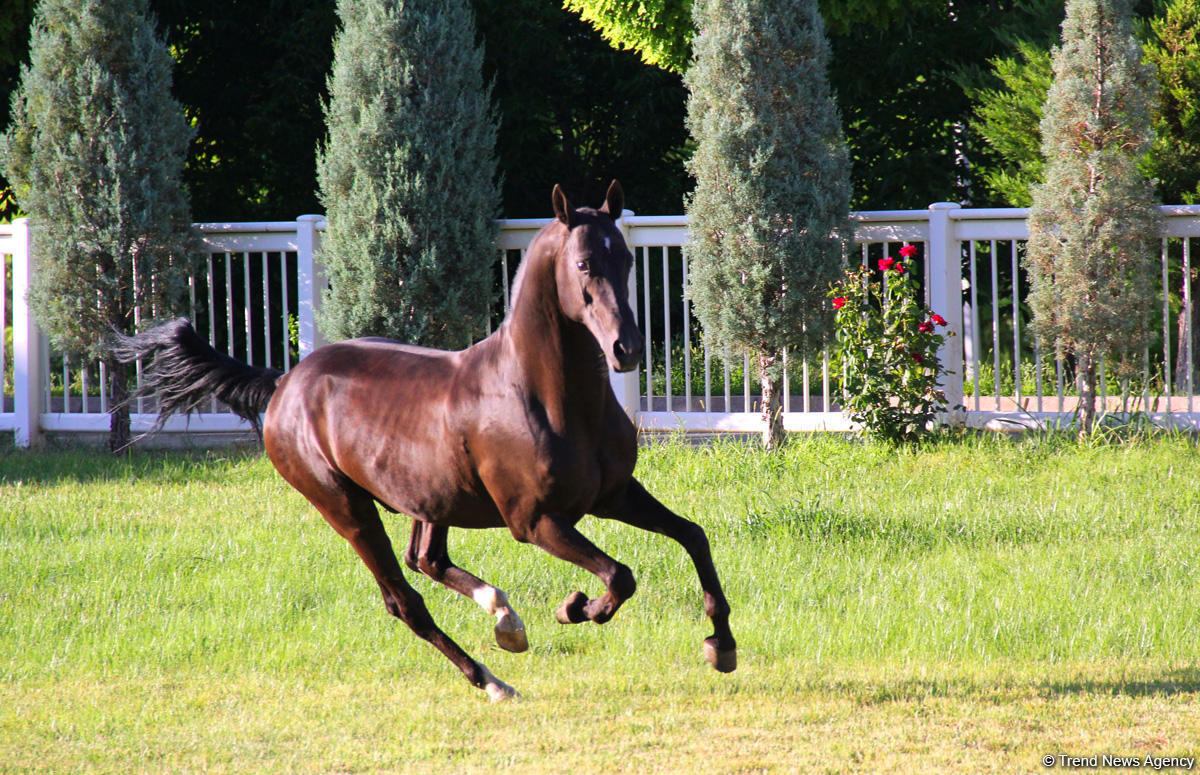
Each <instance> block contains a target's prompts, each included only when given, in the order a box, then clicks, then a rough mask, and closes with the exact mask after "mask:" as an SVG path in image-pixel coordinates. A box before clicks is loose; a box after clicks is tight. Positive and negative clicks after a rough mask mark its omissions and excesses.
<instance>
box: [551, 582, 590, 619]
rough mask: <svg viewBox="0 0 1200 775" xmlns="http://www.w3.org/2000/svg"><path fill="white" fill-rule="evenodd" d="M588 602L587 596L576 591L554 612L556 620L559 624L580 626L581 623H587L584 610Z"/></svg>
mask: <svg viewBox="0 0 1200 775" xmlns="http://www.w3.org/2000/svg"><path fill="white" fill-rule="evenodd" d="M587 601H588V599H587V595H585V594H583V593H582V592H580V591H579V590H575V591H574V592H572V593H571V594H569V595H567V599H566V600H564V601H563V602H562V605H560V606H559V607H558V610H557V611H555V612H554V618H555V619H557V620H558V622H559V624H579V623H580V622H586V621H587V613H586V612H584V610H583V609H584V606H586V605H587Z"/></svg>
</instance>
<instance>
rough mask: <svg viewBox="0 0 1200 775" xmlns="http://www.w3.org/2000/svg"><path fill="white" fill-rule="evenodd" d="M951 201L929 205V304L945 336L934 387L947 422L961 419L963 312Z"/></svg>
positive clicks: (959, 250) (959, 265) (957, 249)
mask: <svg viewBox="0 0 1200 775" xmlns="http://www.w3.org/2000/svg"><path fill="white" fill-rule="evenodd" d="M958 209H960V205H958V204H957V203H955V202H935V203H934V204H931V205H929V255H928V261H929V307H930V309H932V310H933V311H934V312H935V313H937V314H939V315H941V316H942V317H944V318H945V319H946V323H947V327H946V330H947V331H948V332H952V333H953V334H954V336H947V337H946V340H945V342H944V343H943V344H942V346H941V348H940V349H939V350H938V360H939V361H940V362H941V364H942V366H943V368H945V369H947V373H946V374H945V375H944V376H943V377H942V379H941V381H940V383H939V385H938V387H940V388H941V390H942V392H944V393H945V394H946V406H947V407H948V408H949V410H948V411H947V413H946V417H945V421H946V422H948V423H950V424H951V425H957V424H959V423H960V422H961V421H962V419H963V414H962V410H961V409H958V408H957V407H961V406H962V403H963V335H964V331H963V312H962V255H961V254H962V248H961V247H960V244H959V241H958V239H957V237H956V235H955V229H954V222H953V221H952V220H951V219H950V213H951V211H953V210H958Z"/></svg>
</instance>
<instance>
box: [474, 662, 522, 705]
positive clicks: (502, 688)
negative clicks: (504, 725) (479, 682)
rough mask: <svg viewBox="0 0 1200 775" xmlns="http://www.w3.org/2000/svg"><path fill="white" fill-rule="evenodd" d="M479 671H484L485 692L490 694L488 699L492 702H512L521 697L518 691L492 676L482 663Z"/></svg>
mask: <svg viewBox="0 0 1200 775" xmlns="http://www.w3.org/2000/svg"><path fill="white" fill-rule="evenodd" d="M476 664H479V669H480V670H482V671H483V690H484V691H485V692H487V693H488V698H490V699H491V701H492V702H500V701H501V700H511V699H512V698H514V697H520V696H521V695H519V694H517V690H516V689H514V688H512V687H511V686H509V685H508V684H506V683H504V682H503V681H501V680H500V679H499V678H497V677H496V676H494V675H492V671H491V670H488V669H487V668H486V667H485V666H484V665H482V664H480V663H478V662H477V663H476Z"/></svg>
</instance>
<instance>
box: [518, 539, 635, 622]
mask: <svg viewBox="0 0 1200 775" xmlns="http://www.w3.org/2000/svg"><path fill="white" fill-rule="evenodd" d="M514 535H515V536H516V538H517V539H518V540H522V541H529V542H531V543H533V544H536V545H537V546H540V547H541V548H542V549H545V550H546V551H547V552H549V553H550V554H552V555H554V556H555V557H557V558H559V559H560V560H566V561H567V562H570V563H573V564H575V565H578V566H579V567H581V568H583V569H584V570H586V571H589V572H590V573H592V574H594V575H595V576H597V577H598V578H599V579H600V580H601V581H603V582H604V586H605V587H606V588H607V591H606V592H605V593H604V594H603V595H601V596H600V597H598V598H596V599H594V600H588V598H587V595H585V594H583V593H582V592H578V591H576V592H572V593H571V594H570V595H567V599H566V600H564V601H563V603H562V605H560V606H559V607H558V610H557V611H555V612H554V616H555V618H556V619H558V621H560V622H562V623H563V624H578V623H579V622H585V621H593V622H596V623H597V624H603V623H604V622H607V621H608V620H609V619H611V618H612V617H613V614H615V613H616V612H617V609H618V608H620V607H621V603H624V602H625V601H626V600H628V599H629V598H630V597H632V596H633V592H634V590H635V589H636V588H637V583H636V582H635V581H634V580H633V572H632V571H630V570H629V568H627V567H625V566H624V565H622V564H621V563H619V562H617V561H616V560H614V559H613V558H612V557H609V556H608V555H607V554H605V553H604V552H602V551H601V550H600V549H599V548H597V547H596V545H595V544H593V543H592V542H591V541H589V540H588V539H587V538H586V537H585V536H584V535H583V534H582V533H580V532H579V531H578V530H576V529H575V525H574V523H573V521H571V520H568V519H565V518H563V517H559V516H553V515H543V516H541V517H537V518H535V519H534V520H532V522H531V524H530V525H529V526H528V527H527V528H525V529H524V530H521V531H520V532H518V531H514Z"/></svg>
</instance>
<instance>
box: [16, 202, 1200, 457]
mask: <svg viewBox="0 0 1200 775" xmlns="http://www.w3.org/2000/svg"><path fill="white" fill-rule="evenodd" d="M1162 210H1163V214H1164V216H1165V218H1164V227H1163V233H1162V247H1161V262H1162V274H1161V295H1160V298H1159V300H1158V301H1157V303H1156V304H1157V306H1158V307H1160V309H1159V308H1156V309H1155V310H1154V319H1155V320H1156V321H1158V322H1156V323H1155V325H1154V327H1153V330H1152V331H1151V345H1150V346H1149V347H1148V348H1147V349H1146V351H1145V353H1143V357H1142V363H1141V364H1140V372H1135V373H1134V374H1133V375H1132V376H1128V375H1127V376H1126V377H1125V378H1124V381H1119V380H1117V378H1116V376H1115V374H1112V373H1108V374H1105V379H1104V380H1103V381H1102V394H1103V397H1104V400H1105V401H1106V402H1107V403H1106V406H1107V407H1108V408H1109V409H1110V410H1111V411H1123V412H1140V413H1142V414H1144V415H1145V416H1146V417H1148V418H1150V419H1152V420H1153V421H1155V422H1159V423H1164V424H1171V425H1174V426H1176V427H1185V428H1191V429H1196V428H1200V401H1198V400H1197V397H1196V396H1195V391H1196V388H1197V387H1200V374H1197V371H1198V367H1200V361H1198V359H1197V358H1196V346H1197V342H1200V321H1196V320H1195V317H1196V314H1197V310H1196V301H1195V299H1194V292H1195V289H1194V288H1193V285H1194V284H1195V281H1196V275H1197V268H1196V267H1194V266H1193V261H1192V240H1193V239H1200V206H1169V207H1164V208H1162ZM1027 215H1028V212H1027V210H1025V209H963V208H960V207H958V206H957V205H954V204H948V203H937V204H933V205H930V207H929V208H927V209H924V210H893V211H873V212H861V213H856V214H855V215H854V218H855V220H856V222H857V229H856V237H855V239H856V244H855V245H854V246H853V247H852V248H851V249H850V250H849V252H848V260H851V261H858V262H861V263H863V264H865V265H868V266H872V267H874V266H875V265H876V263H877V261H878V260H879V259H880V258H882V257H884V256H888V255H890V256H896V255H898V251H899V248H900V246H901V245H903V244H912V245H917V246H918V257H917V259H916V261H915V262H912V261H910V262H909V263H910V265H912V266H914V267H918V266H919V271H920V275H919V276H921V277H923V288H924V292H925V296H926V301H927V303H929V305H930V306H931V307H932V308H933V309H934V311H936V312H938V313H939V314H941V315H942V316H943V317H945V318H946V319H947V321H948V322H949V328H950V330H952V331H954V332H955V333H956V334H957V336H954V337H952V338H950V339H949V340H948V341H947V344H946V345H945V346H944V348H943V350H942V352H941V354H940V355H941V358H942V362H943V363H944V364H946V365H947V366H948V368H949V369H951V371H952V373H951V374H950V375H948V376H947V378H946V380H945V382H944V384H943V388H944V389H945V390H946V393H947V396H948V398H949V399H950V403H951V404H952V405H961V406H962V407H963V411H962V412H960V413H958V418H957V419H960V420H961V421H964V422H966V423H968V424H970V425H973V426H985V427H992V428H1010V427H1017V426H1031V425H1045V424H1055V423H1062V422H1066V421H1069V420H1070V418H1071V417H1072V416H1073V413H1074V410H1075V406H1076V403H1077V398H1076V397H1075V395H1074V390H1073V386H1072V376H1071V374H1070V373H1069V367H1068V365H1067V364H1064V363H1063V362H1061V361H1057V360H1055V359H1054V357H1053V354H1052V353H1043V352H1042V351H1041V350H1040V348H1039V347H1038V346H1037V344H1036V342H1035V341H1034V339H1033V338H1032V337H1031V336H1030V335H1029V324H1030V321H1031V316H1030V313H1029V309H1028V306H1027V304H1026V300H1025V297H1026V294H1027V293H1028V290H1029V280H1028V276H1027V275H1026V273H1025V269H1024V267H1023V264H1022V260H1023V257H1024V251H1025V241H1026V240H1027V239H1028V227H1027V225H1026V218H1027ZM548 222H549V219H520V220H508V221H503V222H502V223H501V238H500V253H499V256H498V259H497V260H496V289H497V296H498V297H499V298H500V299H502V300H503V304H504V305H507V303H508V298H509V291H510V288H511V279H512V277H513V275H514V274H515V272H516V268H517V266H518V264H519V263H520V260H521V258H522V257H523V256H524V251H525V249H526V248H528V246H529V244H530V242H531V240H532V239H533V236H534V235H535V234H536V233H537V231H538V230H539V229H540V228H541V227H542V226H544V225H545V224H546V223H548ZM620 225H621V227H622V230H623V232H624V233H625V236H626V239H627V242H628V244H629V246H630V249H631V250H632V251H633V253H634V259H635V261H634V269H633V271H632V272H631V273H630V280H629V283H630V299H631V304H632V305H633V306H634V307H635V310H636V313H637V315H638V320H639V323H640V325H641V327H642V330H643V332H644V336H645V359H644V361H643V363H642V365H641V367H640V368H639V369H638V370H636V371H634V372H630V373H628V374H613V375H612V381H613V388H614V390H615V392H616V394H617V396H618V398H619V400H620V401H621V402H622V404H623V405H624V407H625V409H626V411H628V412H629V414H630V415H631V416H632V417H633V418H634V419H635V420H636V422H637V423H638V425H639V427H641V428H642V429H645V430H676V429H679V430H684V431H730V432H746V431H758V430H761V428H762V420H761V417H760V416H759V406H758V385H757V378H756V375H755V373H754V369H753V364H752V363H751V360H750V358H749V355H748V354H746V353H737V352H728V351H725V350H721V351H717V350H714V349H713V348H710V347H709V346H708V345H707V344H706V342H705V340H704V336H703V331H702V329H701V326H700V323H699V322H698V321H697V319H696V318H695V315H694V311H693V309H692V305H691V299H690V295H689V283H688V274H687V272H688V264H687V242H688V238H687V219H686V217H685V216H678V215H669V216H640V215H634V214H632V213H630V212H628V211H626V212H625V214H624V216H623V217H622V219H621V221H620ZM197 226H198V228H199V230H200V231H201V233H202V234H203V237H204V246H205V252H206V254H207V255H206V258H205V260H204V261H203V262H202V266H201V267H200V269H199V271H198V272H197V274H196V275H195V276H194V277H192V279H191V283H190V294H189V296H190V298H189V302H190V310H189V312H190V315H191V318H192V320H193V321H194V322H195V324H196V326H197V330H198V331H200V332H201V333H202V334H203V335H205V336H207V337H208V340H209V342H210V343H212V344H213V345H214V346H216V347H218V348H219V349H222V350H225V351H228V352H230V353H231V354H232V355H234V356H235V357H238V358H240V359H242V360H245V361H248V362H251V363H255V364H259V365H270V366H274V367H276V368H280V369H284V370H287V369H289V368H291V366H292V365H293V364H295V363H296V362H297V361H298V360H299V359H301V358H303V357H305V356H306V355H308V354H309V353H311V352H312V351H313V350H314V349H315V348H316V347H319V346H320V345H321V344H322V341H321V338H320V334H319V332H318V330H317V327H316V312H317V306H318V304H319V303H320V289H321V288H323V287H324V285H325V280H324V277H323V273H322V271H321V267H320V265H319V263H318V262H317V260H316V257H317V251H318V248H319V244H320V236H321V232H322V231H323V229H324V219H323V218H322V217H321V216H316V215H305V216H301V217H300V218H298V219H296V220H295V221H282V222H265V223H205V224H197ZM32 228H35V225H34V224H31V223H30V222H29V221H28V220H27V219H20V220H17V221H15V222H14V223H12V224H10V225H6V226H0V257H2V258H3V262H4V271H3V272H0V321H4V324H5V337H4V339H2V340H0V382H2V383H3V392H2V393H0V431H12V432H13V433H14V439H15V442H16V444H17V445H18V446H28V445H30V444H35V443H37V441H38V440H39V438H40V437H41V435H42V434H43V433H44V432H57V433H77V432H100V431H105V430H107V428H108V416H107V412H108V409H109V403H108V396H107V393H106V389H105V374H104V369H103V366H102V365H101V364H96V363H88V364H84V363H76V362H73V361H72V360H71V359H69V358H64V357H63V356H62V355H61V354H59V353H55V352H53V351H52V350H51V348H50V347H48V345H47V343H46V340H45V337H43V336H42V334H41V332H40V331H39V330H38V328H37V325H36V323H35V321H34V318H33V316H32V314H31V311H30V310H29V309H28V307H27V305H26V304H25V291H26V289H27V288H28V286H29V280H30V275H31V272H32V267H33V264H32V261H31V256H30V249H29V242H30V240H29V235H30V231H31V229H32ZM493 312H494V315H493V320H492V322H491V324H490V325H489V329H488V330H489V331H490V330H491V328H492V326H494V325H495V324H496V323H497V322H498V320H499V318H500V316H501V315H502V314H503V312H504V309H503V307H502V306H501V305H500V304H499V303H498V304H497V307H496V309H495V310H493ZM1160 324H1161V328H1160V327H1159V326H1160ZM483 333H486V332H481V334H483ZM785 364H786V370H785V377H784V391H783V392H784V399H783V409H784V426H785V427H786V428H788V429H789V430H849V429H850V428H851V427H852V426H851V424H850V422H849V421H848V420H847V419H846V417H845V416H844V415H843V414H842V413H841V411H840V405H839V400H838V399H839V397H838V395H837V392H836V379H833V378H832V376H831V374H830V366H829V354H828V353H827V352H826V353H824V354H822V355H821V356H819V357H817V358H813V359H803V358H795V357H788V356H787V355H785ZM153 422H154V415H153V407H152V406H147V405H145V404H139V405H138V406H135V407H134V412H133V415H132V423H133V427H134V430H135V431H137V430H142V429H147V428H149V427H151V425H152V424H153ZM247 429H248V426H246V425H245V423H243V422H242V421H241V420H239V419H238V418H237V417H235V416H234V415H232V414H230V413H229V412H227V411H224V409H223V407H220V406H218V405H216V404H215V403H214V404H213V405H211V406H209V407H207V408H206V410H205V411H202V412H199V413H197V414H195V415H193V416H192V417H190V418H172V420H171V421H170V422H169V423H168V424H167V426H166V430H167V431H168V432H172V431H184V430H187V431H191V432H198V433H206V432H230V431H244V430H247Z"/></svg>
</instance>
